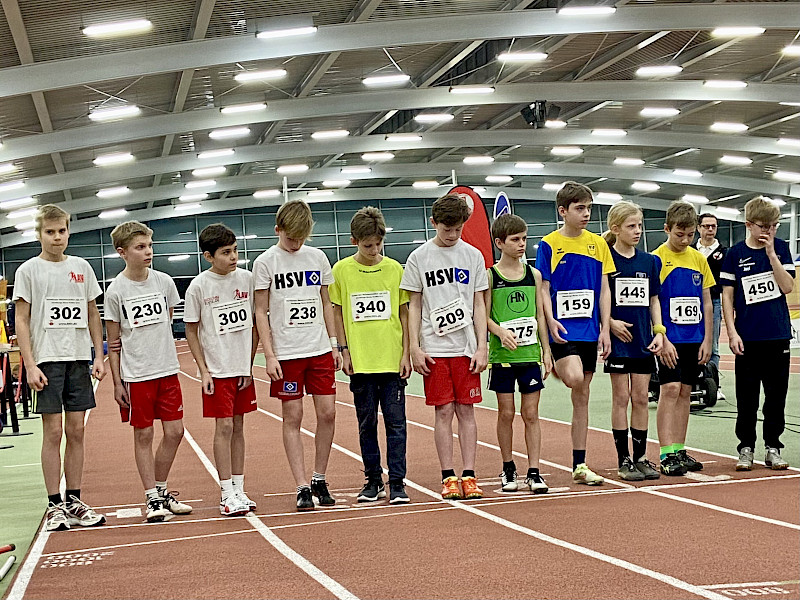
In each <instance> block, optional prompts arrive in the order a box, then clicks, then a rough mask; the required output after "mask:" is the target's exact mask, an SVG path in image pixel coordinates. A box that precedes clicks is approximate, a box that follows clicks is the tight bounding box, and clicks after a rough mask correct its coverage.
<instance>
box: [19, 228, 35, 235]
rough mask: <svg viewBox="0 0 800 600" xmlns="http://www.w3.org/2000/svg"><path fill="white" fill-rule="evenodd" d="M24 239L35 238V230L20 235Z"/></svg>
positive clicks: (27, 230) (28, 230)
mask: <svg viewBox="0 0 800 600" xmlns="http://www.w3.org/2000/svg"><path fill="white" fill-rule="evenodd" d="M20 235H21V236H22V237H33V236H35V235H36V230H35V229H26V230H25V231H23V232H22V233H21V234H20Z"/></svg>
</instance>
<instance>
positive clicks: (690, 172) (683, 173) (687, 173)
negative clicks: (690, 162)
mask: <svg viewBox="0 0 800 600" xmlns="http://www.w3.org/2000/svg"><path fill="white" fill-rule="evenodd" d="M672 174H673V175H677V176H678V177H692V178H694V179H697V178H699V177H702V176H703V174H702V173H701V172H700V171H696V170H695V169H675V170H674V171H672Z"/></svg>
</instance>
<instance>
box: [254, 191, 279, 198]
mask: <svg viewBox="0 0 800 600" xmlns="http://www.w3.org/2000/svg"><path fill="white" fill-rule="evenodd" d="M280 195H281V191H280V190H257V191H255V192H253V198H256V199H259V200H260V199H262V198H275V197H277V196H280Z"/></svg>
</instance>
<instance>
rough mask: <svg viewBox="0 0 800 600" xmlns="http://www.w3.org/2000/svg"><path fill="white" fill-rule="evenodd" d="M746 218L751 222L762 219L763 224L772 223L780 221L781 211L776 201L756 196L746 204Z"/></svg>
mask: <svg viewBox="0 0 800 600" xmlns="http://www.w3.org/2000/svg"><path fill="white" fill-rule="evenodd" d="M744 218H745V220H746V221H750V222H751V223H754V222H756V221H760V222H761V223H760V224H761V225H771V224H772V223H777V222H778V221H780V218H781V211H780V209H779V208H778V207H777V206H776V205H775V203H774V202H770V201H769V200H767V199H766V198H765V197H764V196H756V197H755V198H753V199H752V200H750V201H748V203H747V204H745V205H744Z"/></svg>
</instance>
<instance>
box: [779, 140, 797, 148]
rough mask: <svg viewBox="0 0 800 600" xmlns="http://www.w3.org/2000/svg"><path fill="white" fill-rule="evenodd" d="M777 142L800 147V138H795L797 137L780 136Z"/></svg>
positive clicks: (782, 144)
mask: <svg viewBox="0 0 800 600" xmlns="http://www.w3.org/2000/svg"><path fill="white" fill-rule="evenodd" d="M775 143H776V144H780V145H781V146H797V147H800V139H795V138H778V141H777V142H775Z"/></svg>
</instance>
